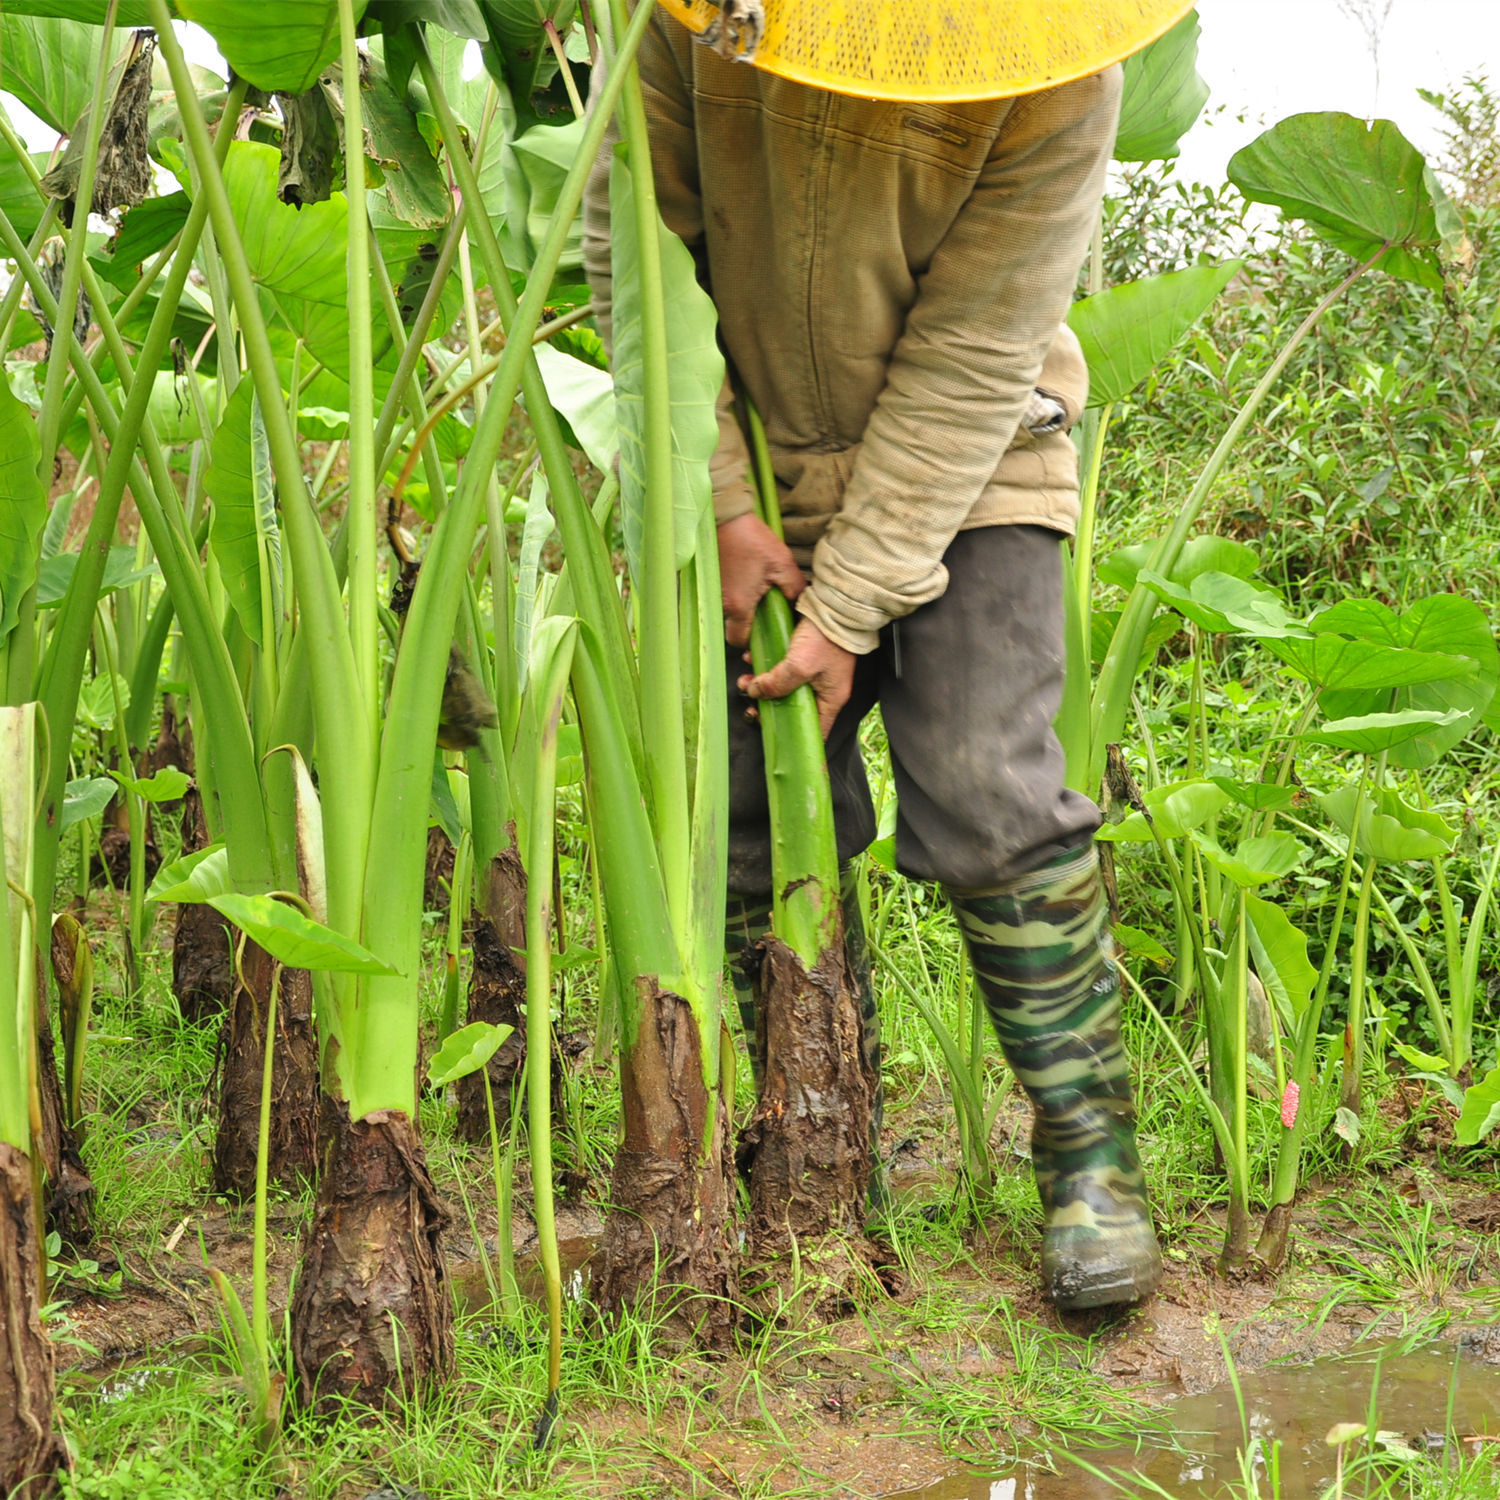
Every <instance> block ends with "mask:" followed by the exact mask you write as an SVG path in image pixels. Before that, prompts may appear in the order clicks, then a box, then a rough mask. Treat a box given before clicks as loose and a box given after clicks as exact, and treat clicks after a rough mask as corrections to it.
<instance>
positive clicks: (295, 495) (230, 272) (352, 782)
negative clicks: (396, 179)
mask: <svg viewBox="0 0 1500 1500" xmlns="http://www.w3.org/2000/svg"><path fill="white" fill-rule="evenodd" d="M149 4H150V7H151V16H152V21H153V24H154V25H155V27H156V31H157V38H158V42H159V44H160V47H161V52H162V56H163V58H164V59H165V60H166V63H167V68H168V71H169V72H170V73H171V77H172V85H173V87H174V88H175V89H176V91H177V97H178V100H179V101H180V103H181V104H182V123H183V135H184V139H185V143H186V145H187V149H188V154H189V155H190V156H191V157H192V159H193V161H194V163H195V165H196V167H197V169H198V174H199V188H198V191H199V193H200V194H201V195H202V196H203V197H204V198H205V199H206V200H207V202H208V212H209V217H210V220H211V222H212V224H213V229H214V238H215V241H216V243H217V246H218V250H219V255H220V257H221V259H222V262H223V266H224V270H225V273H226V276H227V279H228V282H229V288H230V292H231V294H232V295H233V298H234V306H235V312H236V313H237V314H238V317H239V325H240V333H241V337H242V338H243V340H244V345H245V352H246V355H247V357H248V361H249V365H250V373H251V377H252V378H253V379H254V381H255V388H256V391H257V393H258V394H259V396H260V403H261V415H262V417H263V419H264V421H265V425H266V437H267V440H268V443H269V446H270V450H271V462H272V467H273V468H274V470H275V472H276V478H277V483H278V488H279V494H280V500H281V511H282V517H283V519H284V522H285V525H286V534H287V542H288V544H289V550H290V552H291V556H292V563H293V566H294V568H295V570H296V575H297V595H298V608H299V611H300V620H299V629H300V630H305V631H307V632H308V633H309V636H310V642H309V644H310V663H311V668H312V678H313V708H314V717H315V720H316V724H317V736H318V758H319V762H320V764H321V765H323V766H325V767H328V768H330V769H332V768H334V767H336V768H337V775H329V776H325V777H324V779H323V782H322V789H323V824H324V849H325V855H326V859H327V865H328V897H329V912H328V917H329V925H330V926H332V927H333V928H335V930H337V931H340V932H344V933H347V934H349V935H350V936H354V937H358V936H359V935H360V932H361V921H360V918H361V899H360V887H361V884H362V881H363V876H364V868H365V857H366V852H367V850H368V847H369V840H370V830H371V826H372V823H371V817H370V809H371V804H372V800H373V796H372V793H373V787H374V777H375V766H374V760H375V746H374V743H373V741H372V739H371V737H370V734H369V718H368V715H367V713H366V705H365V696H364V692H363V685H362V683H361V682H360V679H359V676H358V673H357V671H356V667H355V659H354V652H353V649H352V647H351V644H350V637H349V630H348V628H347V626H346V623H345V620H344V611H343V603H342V599H341V591H340V589H339V584H338V578H337V575H336V573H335V571H334V566H333V559H332V557H331V556H330V554H329V549H328V543H327V540H326V539H325V537H324V535H323V530H322V527H321V526H320V525H319V522H318V517H317V512H316V511H315V510H314V509H313V505H312V500H311V497H310V496H309V495H308V493H307V484H306V481H305V479H304V477H303V474H302V455H301V451H300V448H299V446H298V443H297V435H296V433H295V432H294V431H293V430H292V424H291V421H290V418H289V416H288V413H287V409H286V405H285V402H284V400H283V397H282V392H281V377H280V374H279V373H278V371H277V367H276V358H275V355H274V353H273V351H272V348H271V342H270V338H269V336H268V334H267V331H266V324H265V317H264V315H263V313H262V311H261V303H260V294H259V291H258V289H257V287H256V285H255V281H254V278H253V277H252V275H251V272H250V265H249V261H248V260H247V258H246V255H245V247H244V244H243V242H242V240H241V239H240V235H239V230H238V227H237V226H236V224H235V222H234V213H233V210H232V208H231V207H230V203H229V193H228V190H227V188H226V187H225V184H224V175H223V172H222V171H221V170H220V165H219V162H218V160H217V158H216V157H215V155H214V153H213V150H212V148H211V145H210V142H209V136H208V127H207V126H206V125H205V124H204V121H203V115H202V112H201V111H200V110H198V109H196V108H194V107H193V105H192V103H191V101H192V100H193V99H194V98H195V94H194V90H193V84H192V76H191V74H190V73H189V71H188V65H187V60H186V58H184V56H183V54H182V48H181V46H180V45H179V44H178V41H177V37H176V33H175V32H174V31H173V29H172V20H171V13H170V11H169V10H168V8H167V0H149ZM350 446H351V448H352V447H353V446H354V445H353V444H352V443H351V445H350ZM335 987H336V989H338V990H339V991H340V992H341V993H343V994H347V993H348V991H349V990H350V989H351V988H352V986H349V985H347V984H344V983H339V982H338V981H336V985H335ZM413 1076H414V1074H413V1070H410V1069H409V1070H408V1079H407V1088H406V1091H405V1093H406V1095H408V1096H409V1095H410V1094H411V1089H412V1082H411V1080H412V1077H413Z"/></svg>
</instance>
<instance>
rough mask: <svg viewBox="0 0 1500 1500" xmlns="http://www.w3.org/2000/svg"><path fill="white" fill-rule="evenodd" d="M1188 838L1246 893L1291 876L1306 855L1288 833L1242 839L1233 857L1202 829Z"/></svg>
mask: <svg viewBox="0 0 1500 1500" xmlns="http://www.w3.org/2000/svg"><path fill="white" fill-rule="evenodd" d="M1188 836H1189V837H1190V838H1191V839H1192V841H1193V842H1194V843H1195V844H1196V845H1197V846H1198V848H1199V850H1200V851H1201V852H1202V854H1203V857H1204V859H1206V860H1207V861H1208V862H1209V864H1211V865H1212V866H1213V867H1214V869H1216V870H1217V871H1218V872H1219V873H1220V874H1221V875H1223V876H1226V877H1227V878H1228V879H1230V880H1232V881H1233V882H1234V883H1235V884H1236V885H1237V886H1240V887H1242V888H1243V889H1245V890H1253V889H1254V888H1255V887H1256V886H1258V885H1265V884H1266V883H1267V882H1268V881H1271V880H1280V879H1281V877H1282V876H1283V875H1289V874H1291V872H1292V871H1293V870H1295V869H1296V868H1297V866H1298V865H1299V864H1301V863H1302V861H1303V859H1304V858H1305V857H1306V854H1307V851H1306V850H1305V849H1304V848H1303V847H1302V845H1301V844H1299V843H1298V842H1297V840H1296V839H1294V838H1293V837H1292V835H1291V834H1289V833H1265V834H1260V835H1258V836H1257V837H1255V838H1251V839H1241V840H1240V844H1239V847H1238V848H1237V849H1236V850H1235V851H1234V853H1233V854H1231V853H1230V852H1229V851H1228V850H1227V849H1225V848H1223V847H1222V846H1221V845H1219V844H1218V843H1217V842H1216V841H1215V840H1213V839H1211V838H1209V836H1208V835H1207V834H1206V833H1204V832H1203V830H1202V829H1201V828H1195V829H1194V830H1193V831H1192V833H1191V834H1189V835H1188Z"/></svg>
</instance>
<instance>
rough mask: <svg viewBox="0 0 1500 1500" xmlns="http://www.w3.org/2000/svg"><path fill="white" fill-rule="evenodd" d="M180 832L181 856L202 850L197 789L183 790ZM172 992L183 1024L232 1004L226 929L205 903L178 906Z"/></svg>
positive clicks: (204, 834) (204, 830)
mask: <svg viewBox="0 0 1500 1500" xmlns="http://www.w3.org/2000/svg"><path fill="white" fill-rule="evenodd" d="M182 827H183V833H184V838H183V850H182V852H183V853H184V854H193V853H196V852H197V851H198V850H199V849H204V848H207V847H208V824H207V823H206V822H205V821H204V817H203V798H202V797H201V796H200V795H199V793H198V789H197V787H189V788H188V789H187V792H186V794H185V795H184V797H183V799H182ZM172 993H173V994H174V995H175V996H176V997H177V1008H178V1009H179V1010H180V1011H181V1012H182V1015H183V1019H184V1020H187V1021H201V1020H203V1019H204V1018H205V1017H207V1016H220V1015H223V1014H224V1012H225V1011H227V1010H228V1009H229V1006H230V1003H231V1002H232V1000H233V999H234V948H233V946H232V943H231V940H230V936H229V926H228V923H226V922H225V920H224V918H223V917H221V916H220V915H219V913H218V912H216V911H215V910H214V909H213V907H211V906H209V905H208V904H207V903H206V902H196V901H184V902H183V903H182V904H181V905H180V906H179V907H178V908H177V930H176V936H175V937H174V938H173V941H172Z"/></svg>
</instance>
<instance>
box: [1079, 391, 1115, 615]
mask: <svg viewBox="0 0 1500 1500" xmlns="http://www.w3.org/2000/svg"><path fill="white" fill-rule="evenodd" d="M1114 410H1115V408H1114V403H1113V402H1110V403H1108V404H1106V405H1105V406H1104V407H1103V408H1102V409H1101V410H1099V411H1098V412H1096V413H1095V414H1094V421H1093V423H1092V426H1093V429H1094V430H1093V442H1092V443H1091V444H1090V445H1089V455H1088V472H1087V473H1086V474H1085V475H1084V480H1083V491H1082V493H1081V494H1080V495H1079V499H1078V530H1077V532H1076V533H1075V535H1074V540H1073V592H1074V593H1075V594H1076V595H1077V598H1078V613H1079V618H1080V619H1081V620H1082V621H1083V625H1084V630H1083V638H1084V640H1087V639H1088V636H1089V632H1088V623H1089V614H1090V610H1091V606H1092V604H1093V598H1094V536H1095V533H1096V531H1097V527H1098V519H1099V476H1100V472H1101V471H1102V469H1103V467H1104V439H1105V437H1106V436H1108V433H1109V419H1110V417H1111V416H1113V415H1114Z"/></svg>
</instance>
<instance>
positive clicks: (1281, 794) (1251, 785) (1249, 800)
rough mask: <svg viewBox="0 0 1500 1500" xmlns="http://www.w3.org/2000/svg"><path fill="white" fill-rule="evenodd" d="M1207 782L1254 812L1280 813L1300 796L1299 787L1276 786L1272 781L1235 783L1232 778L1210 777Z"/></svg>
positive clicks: (1293, 803) (1292, 804)
mask: <svg viewBox="0 0 1500 1500" xmlns="http://www.w3.org/2000/svg"><path fill="white" fill-rule="evenodd" d="M1209 780H1210V781H1212V782H1213V784H1214V785H1215V786H1216V787H1218V788H1219V790H1220V791H1221V792H1223V793H1224V794H1225V795H1226V796H1227V797H1229V798H1231V799H1232V800H1233V801H1235V802H1238V803H1239V805H1240V806H1241V807H1249V808H1253V809H1254V810H1255V811H1256V812H1268V811H1275V812H1282V811H1284V810H1285V809H1286V808H1288V807H1292V806H1294V805H1295V804H1296V801H1297V798H1298V796H1299V795H1302V793H1301V789H1300V788H1299V787H1295V786H1277V785H1276V783H1275V782H1273V781H1236V780H1235V779H1234V778H1233V777H1232V776H1210V777H1209Z"/></svg>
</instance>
